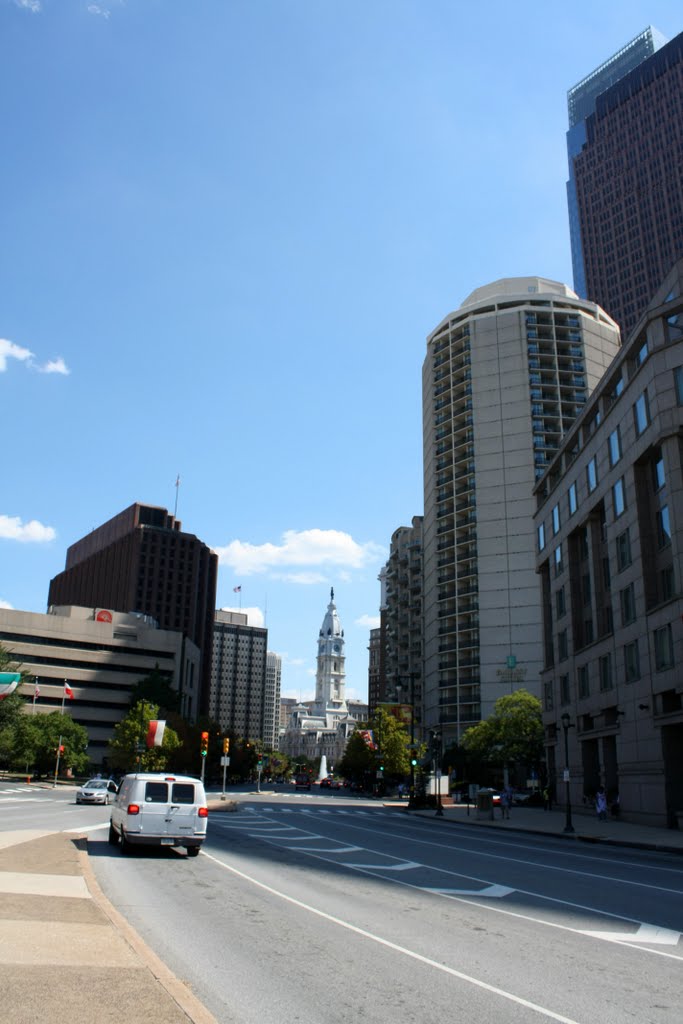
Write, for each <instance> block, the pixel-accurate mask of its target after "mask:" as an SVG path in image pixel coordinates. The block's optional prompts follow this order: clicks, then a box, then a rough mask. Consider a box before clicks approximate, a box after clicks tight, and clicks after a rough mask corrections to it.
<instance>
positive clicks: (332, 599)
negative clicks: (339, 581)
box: [330, 587, 334, 601]
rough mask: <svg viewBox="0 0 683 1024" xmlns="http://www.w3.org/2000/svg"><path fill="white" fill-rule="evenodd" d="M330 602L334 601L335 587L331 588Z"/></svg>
mask: <svg viewBox="0 0 683 1024" xmlns="http://www.w3.org/2000/svg"><path fill="white" fill-rule="evenodd" d="M330 601H334V587H330Z"/></svg>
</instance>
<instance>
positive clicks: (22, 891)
mask: <svg viewBox="0 0 683 1024" xmlns="http://www.w3.org/2000/svg"><path fill="white" fill-rule="evenodd" d="M0 892H4V893H10V894H11V895H13V896H16V895H21V896H69V897H72V898H78V899H84V900H89V899H90V898H91V896H90V893H89V892H88V887H87V885H86V884H85V879H84V878H83V877H82V876H81V875H36V874H32V873H29V872H26V871H0Z"/></svg>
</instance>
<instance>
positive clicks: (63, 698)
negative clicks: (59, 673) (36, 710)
mask: <svg viewBox="0 0 683 1024" xmlns="http://www.w3.org/2000/svg"><path fill="white" fill-rule="evenodd" d="M66 682H67V681H66V679H65V680H64V686H63V687H62V714H64V701H65V700H66Z"/></svg>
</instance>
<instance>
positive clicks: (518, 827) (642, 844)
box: [391, 801, 683, 854]
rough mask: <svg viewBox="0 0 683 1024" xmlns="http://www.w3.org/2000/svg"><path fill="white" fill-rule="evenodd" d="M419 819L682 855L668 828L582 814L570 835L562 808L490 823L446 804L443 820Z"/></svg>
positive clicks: (682, 841) (678, 838) (520, 810)
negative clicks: (599, 819) (566, 830)
mask: <svg viewBox="0 0 683 1024" xmlns="http://www.w3.org/2000/svg"><path fill="white" fill-rule="evenodd" d="M391 806H392V807H394V808H404V809H407V804H406V802H405V801H403V802H398V803H392V804H391ZM410 813H411V814H415V815H418V816H419V817H421V818H433V819H434V820H435V821H438V822H439V823H443V822H457V824H459V825H473V826H476V827H479V828H493V829H496V830H504V831H508V832H510V831H513V832H520V831H521V832H532V833H536V834H539V835H549V836H554V837H556V838H558V839H564V840H568V841H574V842H585V843H605V844H609V845H614V846H631V847H635V848H636V849H641V850H661V851H664V852H666V853H681V854H683V831H681V830H676V829H668V828H655V827H653V826H651V825H634V824H633V823H631V822H628V821H622V820H621V819H616V818H608V820H607V821H598V818H597V815H595V814H587V813H585V812H583V811H573V812H572V826H573V828H574V832H573V833H567V832H565V831H564V829H565V825H566V815H565V811H564V809H563V808H559V809H558V810H552V811H544V810H543V808H541V807H513V808H512V809H511V810H510V818H509V819H502V818H501V816H500V809H499V808H496V809H495V811H494V814H495V817H494V818H493V820H492V819H491V818H490V817H489V818H479V817H478V816H477V809H476V807H474V806H472V805H471V806H470V807H469V811H468V807H467V804H445V805H444V807H443V816H437V814H436V812H435V811H434V810H433V809H430V810H421V811H411V812H410Z"/></svg>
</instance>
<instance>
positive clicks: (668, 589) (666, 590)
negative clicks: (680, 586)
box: [659, 565, 676, 601]
mask: <svg viewBox="0 0 683 1024" xmlns="http://www.w3.org/2000/svg"><path fill="white" fill-rule="evenodd" d="M659 577H660V580H661V589H662V601H670V600H671V599H672V597H674V596H675V593H676V588H675V586H674V567H673V565H667V566H666V568H664V569H662V570H661V571H660V574H659Z"/></svg>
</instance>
